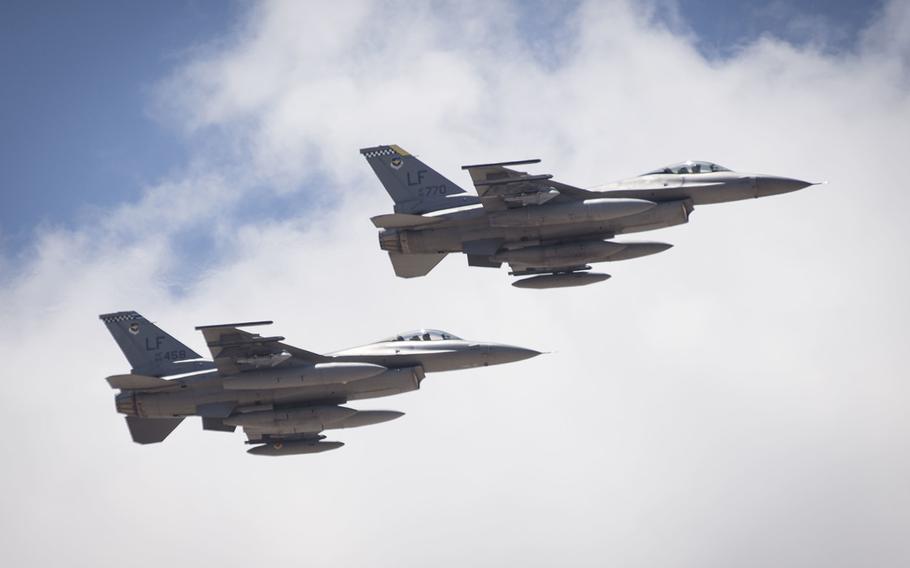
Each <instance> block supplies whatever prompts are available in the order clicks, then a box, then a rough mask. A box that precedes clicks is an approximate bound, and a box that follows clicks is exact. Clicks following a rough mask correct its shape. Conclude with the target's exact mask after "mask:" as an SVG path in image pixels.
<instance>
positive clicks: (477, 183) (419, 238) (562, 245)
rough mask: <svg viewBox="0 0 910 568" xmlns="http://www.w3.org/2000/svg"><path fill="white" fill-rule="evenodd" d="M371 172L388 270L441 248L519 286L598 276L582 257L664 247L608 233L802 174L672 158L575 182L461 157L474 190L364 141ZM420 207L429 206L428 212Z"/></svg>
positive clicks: (650, 225) (605, 257) (775, 186)
mask: <svg viewBox="0 0 910 568" xmlns="http://www.w3.org/2000/svg"><path fill="white" fill-rule="evenodd" d="M360 153H361V154H363V156H364V157H365V158H366V159H367V162H368V163H369V164H370V166H371V167H372V168H373V171H374V172H375V173H376V176H377V177H379V181H380V182H381V183H382V185H383V186H384V187H385V189H386V191H388V193H389V195H390V196H391V197H392V199H393V200H394V202H395V209H394V211H395V212H394V213H391V214H385V215H378V216H376V217H373V218H372V219H371V220H372V221H373V224H374V225H375V226H376V227H377V228H379V229H380V232H379V246H380V248H381V249H382V250H385V251H388V253H389V258H390V259H391V261H392V267H393V268H394V270H395V274H396V275H397V276H399V277H402V278H414V277H418V276H425V275H426V274H428V273H429V272H430V270H432V269H433V267H435V266H436V265H437V264H438V263H439V262H440V261H441V260H442V259H443V257H445V256H446V255H447V254H448V253H451V252H461V253H464V254H466V255H467V257H468V265H470V266H481V267H490V268H499V267H500V266H502V264H503V263H508V264H509V266H510V267H511V272H510V273H509V274H510V275H512V276H528V277H529V278H524V279H521V280H518V281H515V282H513V284H512V285H513V286H517V287H519V288H536V289H540V288H561V287H567V286H583V285H586V284H593V283H595V282H601V281H603V280H606V279H607V278H609V277H610V275H609V274H601V273H595V272H588V271H589V270H591V266H590V265H589V263H594V262H613V261H617V260H628V259H631V258H638V257H642V256H647V255H651V254H656V253H659V252H662V251H665V250H667V249H669V248H670V247H671V246H672V245H670V244H666V243H659V242H630V241H616V240H613V239H614V238H615V237H616V236H618V235H624V234H627V233H639V232H643V231H651V230H654V229H662V228H664V227H671V226H673V225H680V224H683V223H687V222H688V221H689V215H690V214H691V213H692V210H693V209H694V208H695V206H696V205H706V204H709V203H724V202H727V201H738V200H741V199H750V198H755V197H767V196H770V195H778V194H781V193H788V192H791V191H796V190H798V189H802V188H804V187H808V186H810V185H814V184H812V183H810V182H806V181H801V180H798V179H791V178H785V177H778V176H771V175H762V174H741V173H736V172H734V171H731V170H729V169H727V168H725V167H723V166H720V165H718V164H714V163H711V162H696V161H689V162H683V163H680V164H674V165H671V166H666V167H663V168H659V169H656V170H654V171H650V172H647V173H645V174H642V175H640V176H638V177H634V178H630V179H625V180H621V181H617V182H614V183H611V184H607V185H605V186H601V187H595V188H591V189H582V188H578V187H574V186H571V185H567V184H564V183H561V182H558V181H555V180H554V179H552V178H553V176H552V175H549V174H533V175H532V174H528V173H527V172H523V171H518V170H515V169H511V168H508V167H506V166H520V165H526V164H536V163H538V162H540V160H538V159H534V160H521V161H516V162H499V163H494V164H476V165H469V166H462V169H464V170H467V171H468V172H469V174H470V176H471V180H472V181H473V183H474V187H475V189H476V190H477V195H476V196H475V195H467V192H466V191H465V190H464V189H462V188H461V187H459V186H458V185H456V184H455V183H453V182H452V181H451V180H449V179H448V178H446V177H444V176H443V175H442V174H440V173H438V172H436V171H435V170H433V169H432V168H430V167H428V166H427V165H425V164H424V163H423V162H421V161H420V160H419V159H417V158H416V157H415V156H413V155H411V154H409V153H408V152H406V151H405V150H404V149H402V148H401V147H400V146H396V145H390V146H376V147H374V148H364V149H362V150H360ZM428 213H436V214H434V215H428Z"/></svg>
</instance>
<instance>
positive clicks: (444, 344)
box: [99, 311, 540, 456]
mask: <svg viewBox="0 0 910 568" xmlns="http://www.w3.org/2000/svg"><path fill="white" fill-rule="evenodd" d="M99 317H100V318H101V321H103V322H104V324H105V325H106V326H107V329H108V330H109V331H110V332H111V335H113V336H114V340H115V341H116V342H117V344H118V345H119V346H120V349H121V350H122V351H123V354H124V355H125V356H126V358H127V361H129V363H130V365H131V366H132V370H131V372H130V373H129V374H125V375H114V376H111V377H108V378H107V382H108V383H109V384H110V385H111V387H112V388H115V389H120V393H119V394H117V395H116V399H115V400H116V405H117V410H118V412H121V413H123V414H126V424H127V426H128V427H129V431H130V434H131V435H132V437H133V441H135V442H137V443H139V444H153V443H157V442H161V441H163V440H164V439H165V438H167V436H168V435H169V434H170V433H171V432H172V431H173V430H174V429H175V428H176V427H177V426H178V425H179V424H180V423H181V422H182V421H183V419H184V418H186V417H187V416H201V417H202V427H203V429H205V430H215V431H220V432H233V431H234V430H235V429H236V428H237V427H238V426H240V427H242V428H243V430H244V433H245V434H246V436H247V444H252V445H253V447H252V448H250V449H249V450H248V452H249V453H251V454H256V455H266V456H285V455H293V454H312V453H318V452H324V451H326V450H334V449H337V448H340V447H341V446H343V445H344V444H343V443H341V442H332V441H324V438H325V437H326V436H325V435H323V434H321V432H323V431H324V430H332V429H336V428H354V427H357V426H368V425H371V424H378V423H380V422H387V421H389V420H394V419H395V418H399V417H401V416H402V414H403V413H401V412H395V411H391V410H355V409H353V408H350V407H347V406H343V405H344V404H345V403H347V402H350V401H353V400H361V399H368V398H378V397H382V396H391V395H395V394H400V393H405V392H409V391H413V390H417V389H418V388H420V384H421V381H422V380H423V378H424V375H425V373H435V372H442V371H452V370H455V369H468V368H471V367H485V366H488V365H499V364H502V363H512V362H515V361H521V360H523V359H528V358H531V357H535V356H537V355H540V352H538V351H534V350H533V349H524V348H522V347H513V346H511V345H502V344H498V343H483V342H478V341H467V340H464V339H461V338H459V337H456V336H454V335H452V334H450V333H446V332H444V331H437V330H432V329H420V330H416V331H410V332H406V333H400V334H398V335H394V336H392V337H389V338H386V339H383V340H381V341H377V342H376V343H371V344H369V345H364V346H362V347H354V348H352V349H345V350H343V351H336V352H334V353H329V354H327V355H319V354H317V353H312V352H310V351H305V350H303V349H299V348H297V347H293V346H291V345H288V344H286V343H282V341H284V338H283V337H279V336H269V337H263V336H261V335H258V334H255V333H250V332H248V331H243V330H241V329H239V328H241V327H251V326H261V325H268V324H271V323H272V322H270V321H258V322H246V323H233V324H223V325H206V326H200V327H197V328H196V329H198V330H200V331H202V335H203V337H204V338H205V341H206V344H207V345H208V347H209V349H210V350H211V353H212V359H213V360H212V361H205V360H201V359H202V356H201V355H199V354H198V353H196V352H195V351H193V350H192V349H190V348H189V347H187V346H186V345H184V344H183V343H181V342H180V341H178V340H177V339H175V338H173V337H171V336H170V335H168V334H167V333H165V332H164V331H162V330H161V329H160V328H159V327H158V326H156V325H155V324H153V323H151V322H150V321H148V320H147V319H145V318H144V317H142V316H141V315H139V314H138V313H136V312H133V311H126V312H116V313H110V314H103V315H101V316H99ZM174 375H181V376H179V377H177V378H173V379H170V380H169V379H165V378H164V377H168V376H174Z"/></svg>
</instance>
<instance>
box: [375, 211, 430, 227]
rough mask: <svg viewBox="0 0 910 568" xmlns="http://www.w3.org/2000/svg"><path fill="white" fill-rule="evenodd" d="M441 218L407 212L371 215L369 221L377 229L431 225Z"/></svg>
mask: <svg viewBox="0 0 910 568" xmlns="http://www.w3.org/2000/svg"><path fill="white" fill-rule="evenodd" d="M441 220H442V219H440V218H439V217H424V216H422V215H410V214H408V213H388V214H386V215H376V216H375V217H371V218H370V221H372V222H373V225H374V226H375V227H376V228H377V229H408V228H410V227H420V226H422V225H432V224H433V223H438V222H440V221H441Z"/></svg>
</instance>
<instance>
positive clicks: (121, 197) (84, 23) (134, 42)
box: [0, 0, 236, 245]
mask: <svg viewBox="0 0 910 568" xmlns="http://www.w3.org/2000/svg"><path fill="white" fill-rule="evenodd" d="M235 10H236V5H235V4H234V3H230V2H219V1H214V0H193V1H180V2H140V1H128V2H118V1H109V2H91V3H79V2H46V1H39V2H29V1H21V2H20V1H13V2H4V3H3V4H2V7H0V76H2V77H3V81H2V82H0V100H2V101H3V104H2V106H0V124H2V125H3V132H4V135H3V137H2V139H0V188H2V192H3V198H4V199H3V200H4V203H5V206H4V207H3V208H2V215H0V231H2V234H3V235H4V238H6V239H10V240H11V241H12V243H13V244H15V245H22V244H23V243H24V242H25V241H26V240H27V238H28V236H29V233H30V231H31V229H32V227H33V226H34V225H35V224H36V223H40V222H49V223H55V224H56V223H67V222H72V221H74V220H75V219H77V218H78V216H79V215H80V213H81V208H82V207H85V206H107V205H110V204H114V203H119V202H121V201H125V200H133V199H136V197H137V196H138V195H139V193H140V191H141V190H142V188H143V186H145V185H147V184H150V183H154V182H156V181H157V180H158V179H159V178H161V177H162V176H163V175H165V174H166V173H167V172H169V171H170V170H172V169H173V168H175V167H179V166H180V165H181V164H183V163H185V162H186V160H187V157H188V154H190V153H191V149H190V148H189V147H188V146H187V144H186V140H185V139H184V138H182V137H181V136H179V135H178V134H177V133H176V132H174V131H173V130H171V129H169V128H167V127H165V126H164V125H163V124H162V122H161V121H159V120H156V119H155V117H154V111H153V91H154V88H155V85H156V82H157V81H159V80H160V79H161V78H162V77H165V76H166V75H167V74H168V73H169V72H170V71H171V70H172V69H173V67H174V66H175V65H176V64H178V63H179V62H180V61H181V60H182V59H183V58H184V57H186V56H187V52H188V50H191V49H192V48H193V47H194V46H196V45H199V44H204V43H207V42H211V41H213V40H215V39H216V38H218V37H219V36H220V35H221V34H224V33H225V32H226V31H227V30H229V29H230V25H231V22H232V17H233V16H234V14H235ZM8 244H9V243H8Z"/></svg>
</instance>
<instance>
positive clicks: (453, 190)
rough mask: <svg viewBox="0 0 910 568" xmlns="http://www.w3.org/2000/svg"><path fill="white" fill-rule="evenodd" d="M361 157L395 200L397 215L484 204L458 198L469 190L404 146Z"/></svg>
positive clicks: (366, 150)
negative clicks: (425, 162)
mask: <svg viewBox="0 0 910 568" xmlns="http://www.w3.org/2000/svg"><path fill="white" fill-rule="evenodd" d="M360 153H361V154H363V156H364V157H365V158H366V159H367V162H368V163H369V164H370V167H371V168H373V171H374V172H375V173H376V177H378V178H379V181H380V182H382V185H383V187H385V189H386V191H387V192H389V195H390V196H392V200H393V201H395V212H396V213H413V214H421V213H429V212H431V211H440V210H442V209H451V208H452V207H461V206H464V205H475V204H477V203H480V199H479V198H478V197H477V196H476V195H458V194H461V193H465V190H463V189H462V188H460V187H459V186H458V185H456V184H455V183H454V182H452V180H450V179H448V178H446V177H445V176H443V175H442V174H440V173H439V172H437V171H436V170H434V169H433V168H431V167H429V166H427V165H426V164H424V163H423V162H421V161H420V160H418V159H417V157H415V156H412V155H411V154H409V153H408V152H406V151H405V150H404V149H403V148H401V147H400V146H396V145H394V144H392V145H388V146H375V147H373V148H363V149H361V150H360Z"/></svg>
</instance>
